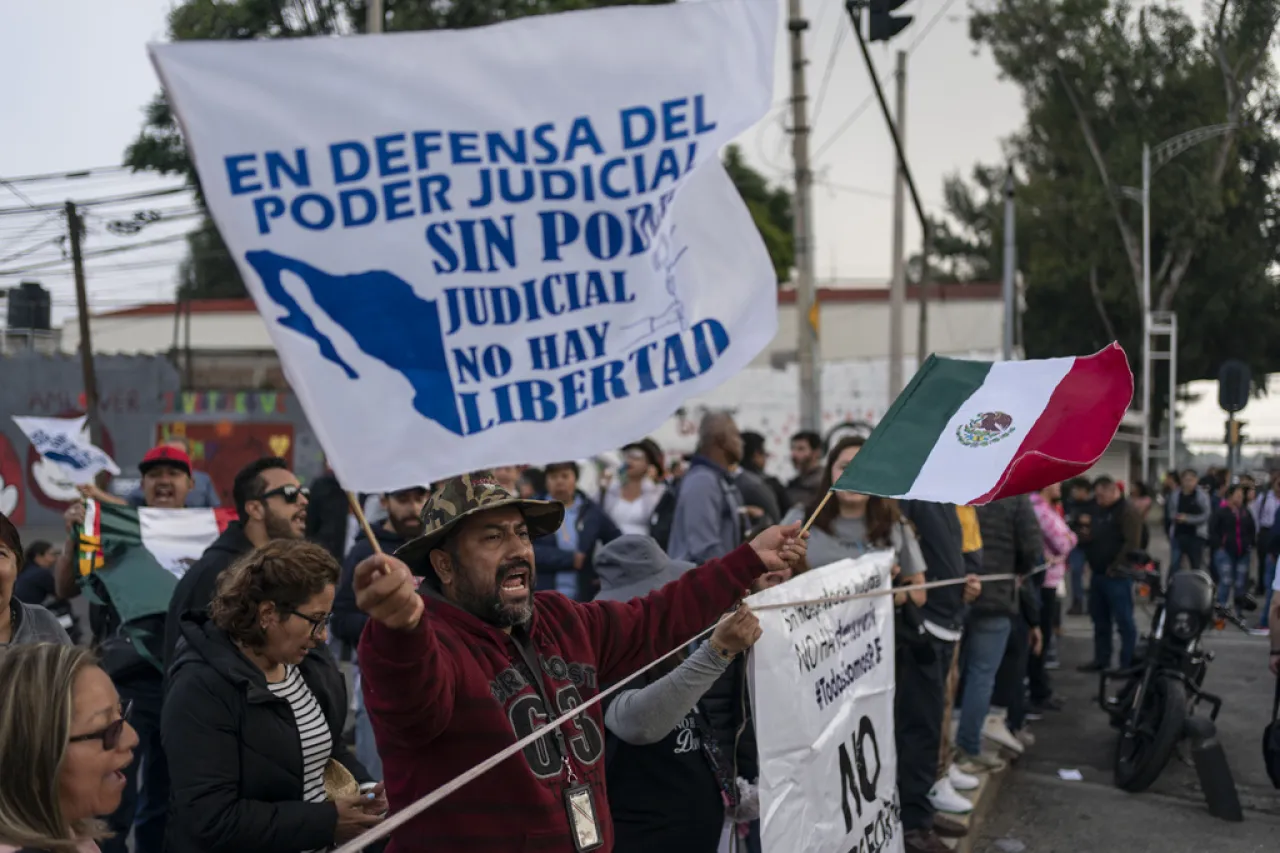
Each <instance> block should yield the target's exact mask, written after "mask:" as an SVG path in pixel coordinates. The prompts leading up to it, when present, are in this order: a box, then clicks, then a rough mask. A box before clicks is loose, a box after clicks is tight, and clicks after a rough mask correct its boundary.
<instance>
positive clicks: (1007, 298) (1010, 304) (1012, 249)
mask: <svg viewBox="0 0 1280 853" xmlns="http://www.w3.org/2000/svg"><path fill="white" fill-rule="evenodd" d="M1015 227H1016V226H1015V223H1014V207H1013V166H1010V167H1009V171H1008V172H1006V173H1005V176H1004V346H1003V348H1002V353H1003V355H1004V360H1005V361H1012V360H1013V326H1014V320H1015V319H1016V318H1017V314H1018V292H1017V288H1016V287H1015V286H1014V280H1015V279H1016V277H1017V274H1018V273H1017V269H1018V248H1017V244H1016V243H1015V242H1014V236H1015V235H1014V231H1013V229H1014V228H1015Z"/></svg>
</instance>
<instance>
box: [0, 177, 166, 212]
mask: <svg viewBox="0 0 1280 853" xmlns="http://www.w3.org/2000/svg"><path fill="white" fill-rule="evenodd" d="M185 192H191V187H189V186H186V185H185V184H184V185H183V186H178V187H167V188H165V189H159V190H148V191H146V192H138V193H131V194H128V195H120V196H113V197H109V198H95V199H89V200H87V201H78V202H76V207H77V208H82V207H86V208H87V207H100V206H103V205H111V204H123V203H125V202H131V201H145V200H147V199H149V198H162V197H164V196H170V195H177V194H178V193H185ZM65 206H66V205H65V203H63V202H58V203H54V204H41V205H35V206H31V207H5V208H0V216H15V215H17V214H29V213H30V212H31V211H33V210H34V211H54V210H61V209H63V208H64V207H65Z"/></svg>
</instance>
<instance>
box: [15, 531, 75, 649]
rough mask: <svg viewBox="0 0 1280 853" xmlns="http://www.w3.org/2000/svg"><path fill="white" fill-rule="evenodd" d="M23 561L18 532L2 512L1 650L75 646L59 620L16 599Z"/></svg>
mask: <svg viewBox="0 0 1280 853" xmlns="http://www.w3.org/2000/svg"><path fill="white" fill-rule="evenodd" d="M22 557H23V555H22V539H21V538H20V537H19V536H18V528H16V527H14V526H13V522H12V521H10V520H9V517H8V516H7V515H5V514H4V513H2V512H0V649H3V648H4V647H5V646H7V645H18V644H19V643H60V644H62V645H65V646H69V645H71V638H70V637H68V636H67V632H66V630H64V629H63V627H62V626H61V625H59V624H58V617H57V616H54V615H53V614H52V613H50V612H49V611H48V610H45V609H44V608H43V607H41V606H40V605H38V604H25V603H23V602H21V601H19V600H18V599H17V598H15V597H14V595H13V586H14V583H15V582H16V581H17V580H18V572H19V571H20V570H21V569H22Z"/></svg>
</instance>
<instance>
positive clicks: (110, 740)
mask: <svg viewBox="0 0 1280 853" xmlns="http://www.w3.org/2000/svg"><path fill="white" fill-rule="evenodd" d="M132 710H133V700H130V701H129V702H127V703H125V706H124V709H123V710H122V711H121V712H120V717H119V719H117V720H115V721H114V722H112V723H111V724H110V725H109V726H107V727H106V728H105V729H99V730H98V731H96V732H89V733H88V734H84V735H74V736H72V737H70V738H67V740H68V741H69V742H71V743H80V742H81V741H86V740H100V741H102V748H103V749H105V750H107V751H110V750H113V749H115V748H116V747H117V746H119V745H120V736H121V735H123V734H124V724H125V723H126V722H127V721H128V720H129V712H130V711H132Z"/></svg>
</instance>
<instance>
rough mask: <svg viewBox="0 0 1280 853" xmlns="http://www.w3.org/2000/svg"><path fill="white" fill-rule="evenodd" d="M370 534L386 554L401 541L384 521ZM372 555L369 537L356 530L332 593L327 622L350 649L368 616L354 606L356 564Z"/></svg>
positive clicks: (335, 634)
mask: <svg viewBox="0 0 1280 853" xmlns="http://www.w3.org/2000/svg"><path fill="white" fill-rule="evenodd" d="M373 535H374V536H376V537H378V544H379V545H381V546H382V550H383V553H386V554H394V553H395V551H396V549H397V548H399V547H400V546H401V545H403V544H404V538H403V537H402V536H400V534H398V533H396V532H395V531H393V530H388V529H387V527H386V525H385V524H379V525H377V526H376V527H374V528H373ZM371 556H373V546H372V545H370V544H369V537H368V536H365V535H364V531H363V530H361V531H360V532H359V533H358V534H356V541H355V542H353V543H352V544H351V550H350V551H349V552H348V553H347V559H346V560H344V561H343V563H342V577H341V578H340V579H339V580H338V590H337V592H335V593H334V596H333V621H331V622H330V623H329V632H330V633H331V634H333V636H335V637H337V638H338V639H339V640H341V641H342V642H344V643H346V644H347V645H348V646H349V647H351V648H353V649H354V648H355V647H356V646H358V645H359V644H360V632H362V631H363V630H364V623H365V622H367V621H369V617H368V616H366V615H365V614H364V612H363V611H361V610H360V609H359V608H358V607H356V592H355V587H354V586H353V584H354V582H355V573H356V566H358V565H360V561H361V560H364V559H366V558H368V557H371Z"/></svg>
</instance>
